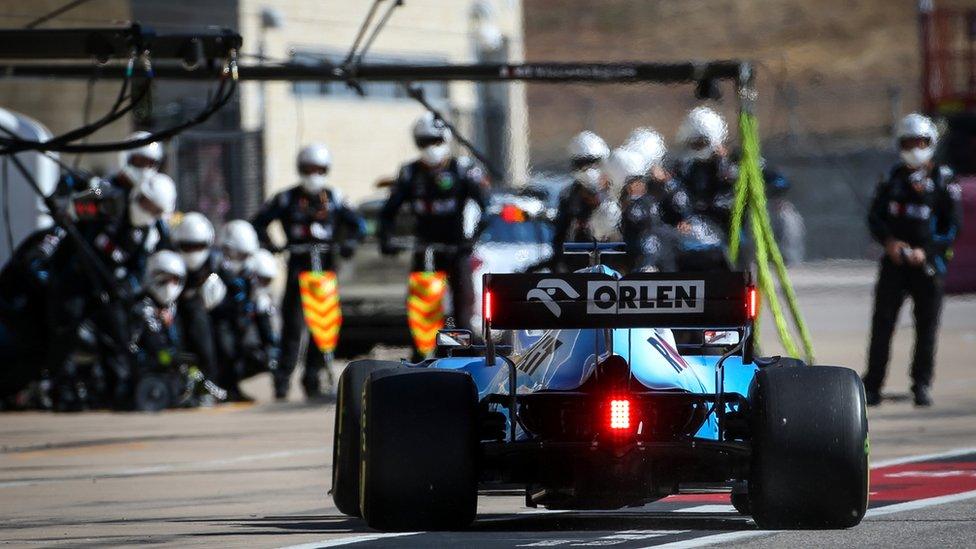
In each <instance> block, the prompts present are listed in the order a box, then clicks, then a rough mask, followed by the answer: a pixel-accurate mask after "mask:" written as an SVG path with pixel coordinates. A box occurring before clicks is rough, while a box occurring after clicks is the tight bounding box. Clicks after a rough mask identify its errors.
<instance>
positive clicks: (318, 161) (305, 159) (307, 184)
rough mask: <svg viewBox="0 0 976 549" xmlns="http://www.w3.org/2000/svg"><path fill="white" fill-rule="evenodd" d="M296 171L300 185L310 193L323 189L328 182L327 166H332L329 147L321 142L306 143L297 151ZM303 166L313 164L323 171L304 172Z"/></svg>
mask: <svg viewBox="0 0 976 549" xmlns="http://www.w3.org/2000/svg"><path fill="white" fill-rule="evenodd" d="M297 163H298V173H299V174H300V175H301V180H302V187H304V188H305V190H306V191H308V192H309V193H311V194H315V193H320V192H322V191H323V190H325V186H326V185H327V184H328V183H329V175H328V172H329V168H331V167H332V154H331V153H329V149H328V148H327V147H326V146H325V145H323V144H321V143H311V144H309V145H306V146H305V147H304V148H303V149H302V150H301V151H300V152H299V153H298V162H297ZM303 166H314V167H316V168H320V169H323V170H324V171H325V173H304V172H303V171H302V167H303Z"/></svg>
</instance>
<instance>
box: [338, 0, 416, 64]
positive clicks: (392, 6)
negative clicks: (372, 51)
mask: <svg viewBox="0 0 976 549" xmlns="http://www.w3.org/2000/svg"><path fill="white" fill-rule="evenodd" d="M380 2H382V0H378V1H377V2H376V4H374V6H375V5H378V4H379V3H380ZM402 5H403V0H394V2H393V3H392V4H390V7H389V8H387V10H386V12H385V13H384V14H383V17H381V18H380V20H379V22H378V23H376V26H375V27H373V32H372V33H370V35H369V38H368V39H366V43H365V44H363V47H362V49H361V50H359V53H357V54H356V58H355V61H353V62H352V63H351V64H350V65H351V66H352V67H356V66H358V65H359V64H360V63H362V62H363V57H365V56H366V53H367V52H369V48H371V47H372V46H373V42H375V41H376V37H377V36H379V34H380V31H381V30H383V27H385V26H386V23H387V22H388V21H389V20H390V17H392V16H393V12H394V10H396V9H397V8H399V7H400V6H402ZM370 18H372V10H370ZM353 51H355V50H353Z"/></svg>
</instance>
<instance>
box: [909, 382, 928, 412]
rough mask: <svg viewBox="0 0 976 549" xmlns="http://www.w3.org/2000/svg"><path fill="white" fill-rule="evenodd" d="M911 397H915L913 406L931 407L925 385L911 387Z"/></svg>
mask: <svg viewBox="0 0 976 549" xmlns="http://www.w3.org/2000/svg"><path fill="white" fill-rule="evenodd" d="M912 395H914V397H915V406H920V407H928V406H931V405H932V395H931V394H930V393H929V388H928V387H926V386H925V385H919V386H918V387H912Z"/></svg>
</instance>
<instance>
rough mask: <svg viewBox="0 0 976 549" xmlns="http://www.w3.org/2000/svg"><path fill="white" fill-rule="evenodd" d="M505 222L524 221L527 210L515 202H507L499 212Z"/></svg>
mask: <svg viewBox="0 0 976 549" xmlns="http://www.w3.org/2000/svg"><path fill="white" fill-rule="evenodd" d="M499 215H500V217H501V218H502V221H504V222H505V223H524V222H525V212H524V211H522V208H519V207H518V206H516V205H514V204H505V205H504V206H502V211H501V213H500V214H499Z"/></svg>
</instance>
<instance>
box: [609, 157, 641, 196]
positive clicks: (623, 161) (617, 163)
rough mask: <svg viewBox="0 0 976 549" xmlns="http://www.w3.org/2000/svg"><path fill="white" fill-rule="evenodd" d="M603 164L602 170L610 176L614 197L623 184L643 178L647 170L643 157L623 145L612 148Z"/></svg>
mask: <svg viewBox="0 0 976 549" xmlns="http://www.w3.org/2000/svg"><path fill="white" fill-rule="evenodd" d="M604 166H605V167H604V171H606V173H607V177H609V178H610V189H611V192H613V193H614V194H613V195H612V196H614V197H616V193H619V192H620V190H621V189H623V187H624V185H626V184H627V183H629V182H630V181H631V180H633V179H640V178H643V177H644V174H645V173H646V172H647V170H646V168H645V166H646V164H645V163H644V157H643V156H641V154H640V153H638V152H637V151H634V150H631V149H625V148H623V147H621V148H619V149H614V150H613V152H612V153H610V158H608V159H607V160H606V162H604Z"/></svg>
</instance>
